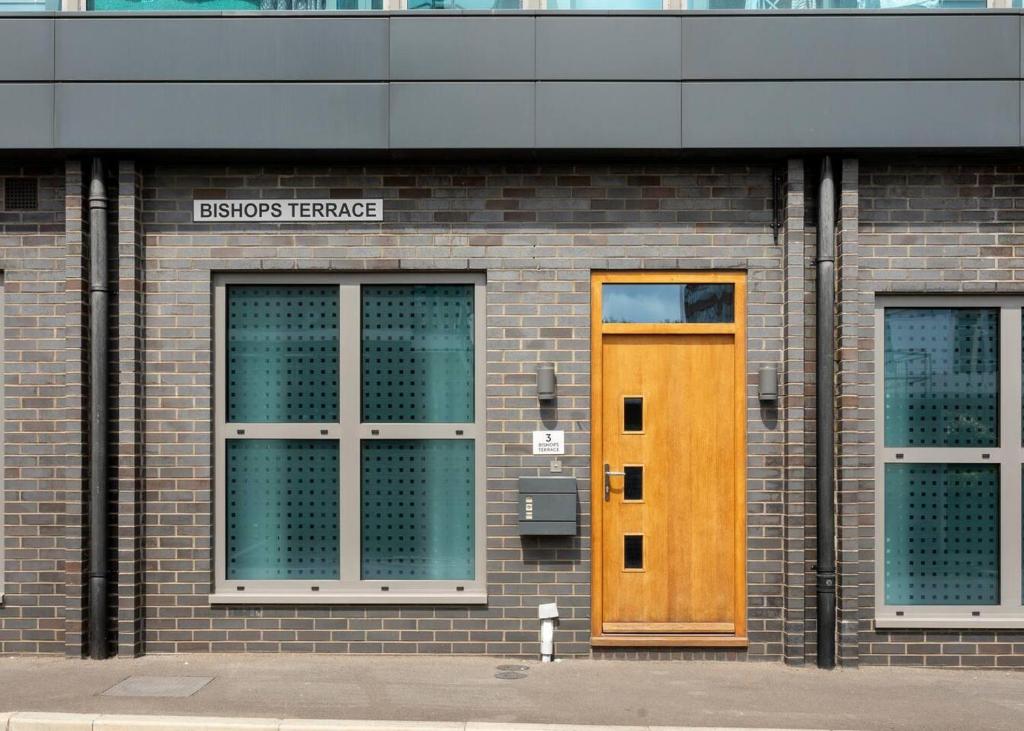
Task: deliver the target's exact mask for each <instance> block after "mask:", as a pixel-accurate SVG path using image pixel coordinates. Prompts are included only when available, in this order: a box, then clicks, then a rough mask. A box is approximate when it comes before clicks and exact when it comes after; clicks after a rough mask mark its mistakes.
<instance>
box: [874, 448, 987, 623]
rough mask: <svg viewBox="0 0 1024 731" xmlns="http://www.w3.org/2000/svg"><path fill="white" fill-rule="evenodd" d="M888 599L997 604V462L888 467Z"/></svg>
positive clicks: (912, 602)
mask: <svg viewBox="0 0 1024 731" xmlns="http://www.w3.org/2000/svg"><path fill="white" fill-rule="evenodd" d="M885 603H886V604H891V605H921V604H924V605H971V604H976V605H992V604H999V465H973V464H887V465H886V466H885Z"/></svg>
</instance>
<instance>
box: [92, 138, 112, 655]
mask: <svg viewBox="0 0 1024 731" xmlns="http://www.w3.org/2000/svg"><path fill="white" fill-rule="evenodd" d="M107 289H108V281H107V188H106V185H105V182H104V178H103V161H102V160H101V159H100V158H98V157H94V158H93V159H92V171H91V174H90V179H89V632H88V635H89V657H90V658H92V659H93V660H102V659H104V658H105V657H106V656H107V341H108V332H107V300H108V297H109V295H108V292H107Z"/></svg>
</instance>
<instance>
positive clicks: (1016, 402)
mask: <svg viewBox="0 0 1024 731" xmlns="http://www.w3.org/2000/svg"><path fill="white" fill-rule="evenodd" d="M900 307H931V308H937V309H964V308H977V307H988V308H997V309H999V443H998V444H997V445H996V446H994V447H886V446H885V337H884V333H885V310H886V309H888V308H900ZM1022 308H1024V296H1000V295H978V296H972V295H958V294H947V295H920V296H898V295H886V296H878V297H876V298H875V313H874V315H875V319H874V326H875V388H874V393H875V473H874V474H875V626H876V627H878V628H886V629H887V628H893V629H897V628H913V629H929V628H936V629H942V628H946V629H1014V628H1021V627H1024V605H1022V601H1021V588H1022V565H1021V530H1022V527H1021V523H1022V520H1021V469H1022V465H1024V446H1022V444H1021V380H1022V376H1021V371H1022V363H1021V312H1022ZM897 455H902V457H898V456H897ZM983 455H989V456H988V457H987V458H986V457H984V456H983ZM914 463H933V464H935V463H956V464H984V465H996V464H998V465H999V539H1000V552H999V581H1000V603H999V604H998V605H982V606H978V605H973V606H972V605H963V606H948V605H943V606H922V605H914V606H907V605H892V604H886V603H885V466H886V464H914Z"/></svg>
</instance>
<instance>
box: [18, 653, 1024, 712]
mask: <svg viewBox="0 0 1024 731" xmlns="http://www.w3.org/2000/svg"><path fill="white" fill-rule="evenodd" d="M503 664H508V661H507V660H502V659H501V658H488V657H466V658H459V657H446V656H430V657H424V656H415V657H400V656H352V655H347V656H318V655H312V656H311V655H299V654H266V655H242V654H238V655H173V656H172V655H149V656H145V657H142V658H138V659H132V660H128V659H114V660H106V661H102V662H95V661H90V660H69V659H64V658H39V657H6V658H0V713H2V712H42V713H48V714H53V713H85V714H103V715H104V716H107V715H126V714H137V715H158V716H178V717H189V716H208V717H214V716H215V717H224V718H234V719H237V720H238V722H239V724H240V725H237V726H236V727H237V728H262V727H263V726H261V725H260V724H262V723H264V721H263V719H290V720H289V721H288V722H287V723H289V724H300V722H302V721H303V720H316V719H321V720H333V721H332V723H334V724H342V726H341V728H342V729H344V730H346V731H538V730H537V729H536V728H535V727H524V728H522V729H518V728H511V727H509V726H507V725H506V726H502V727H501V728H500V729H499V728H497V727H494V728H491V727H488V726H487V725H486V724H494V723H498V724H544V725H552V724H559V725H576V726H590V727H593V726H602V727H611V726H616V727H623V726H632V727H640V728H639V729H621V728H619V729H617V730H616V731H643V729H648V731H649V728H650V727H656V726H660V727H687V728H693V727H698V728H761V729H770V728H776V729H850V730H854V731H856V730H860V731H873V730H875V729H922V728H927V729H934V730H939V729H957V730H960V729H993V730H994V731H999V730H1002V729H1007V730H1008V731H1009V730H1011V729H1012V731H1020V729H1024V673H1021V672H1013V671H996V670H987V671H976V670H940V669H909V668H876V667H868V668H861V669H858V670H835V671H831V672H825V671H820V670H817V669H813V668H793V667H787V666H784V665H778V664H770V663H735V662H722V663H714V662H694V661H629V660H589V659H582V660H566V661H564V662H557V663H548V664H542V663H539V662H533V661H526V662H522V663H521V664H523V665H525V666H526V667H527V668H528V669H527V670H526V671H524V673H525V675H526V677H525V678H523V679H520V680H501V679H499V678H496V677H495V674H496V673H497V672H499V671H498V670H497V667H498V666H499V665H503ZM139 676H141V677H147V678H160V677H166V678H181V677H203V678H206V677H209V678H213V679H212V680H211V681H210V682H209V683H208V684H206V685H205V686H203V687H202V688H200V689H198V690H197V691H196V692H195V693H193V694H192V695H190V696H187V697H175V698H168V697H130V696H111V695H104V691H106V690H107V689H109V688H111V687H112V686H114V685H115V684H117V683H119V682H121V681H123V680H125V679H128V678H131V677H139ZM18 715H19V717H20V716H21V715H22V714H21V713H19V714H18ZM337 719H342V720H341V721H338V720H337ZM53 720H54V723H57V720H56V719H53ZM368 721H369V722H373V723H366V722H368ZM69 722H70V721H69ZM424 722H426V723H424ZM105 723H106V722H105ZM109 723H113V721H110V722H109ZM185 723H186V726H187V721H186V722H185ZM246 723H251V724H255V725H245V724H246ZM344 724H349V725H348V726H345V725H344ZM101 725H102V724H101ZM93 726H94V727H95V728H99V726H97V725H95V724H93ZM51 727H52V728H55V729H56V728H67V729H72V728H77V727H76V726H66V727H65V726H59V725H53V726H46V725H45V724H44V723H43V721H42V719H40V723H39V725H37V726H35V727H34V728H35V729H37V731H42V730H43V729H46V728H51ZM324 727H326V728H334V727H335V726H331V725H328V724H309V725H308V726H303V725H298V726H295V728H294V729H293V728H292V727H291V726H286V727H285V728H288V731H307V729H308V730H309V731H314V730H315V729H318V728H324ZM103 728H107V726H106V725H104V726H103ZM109 728H110V729H114V728H122V727H120V726H109ZM560 731H575V730H574V729H568V730H567V729H564V728H563V729H560ZM588 731H604V730H603V729H594V728H590V729H588ZM659 731H665V730H662V729H659Z"/></svg>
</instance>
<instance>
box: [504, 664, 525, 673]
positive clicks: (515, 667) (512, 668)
mask: <svg viewBox="0 0 1024 731" xmlns="http://www.w3.org/2000/svg"><path fill="white" fill-rule="evenodd" d="M529 669H530V666H529V665H499V666H498V670H508V671H511V672H513V673H520V672H526V671H527V670H529Z"/></svg>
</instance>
